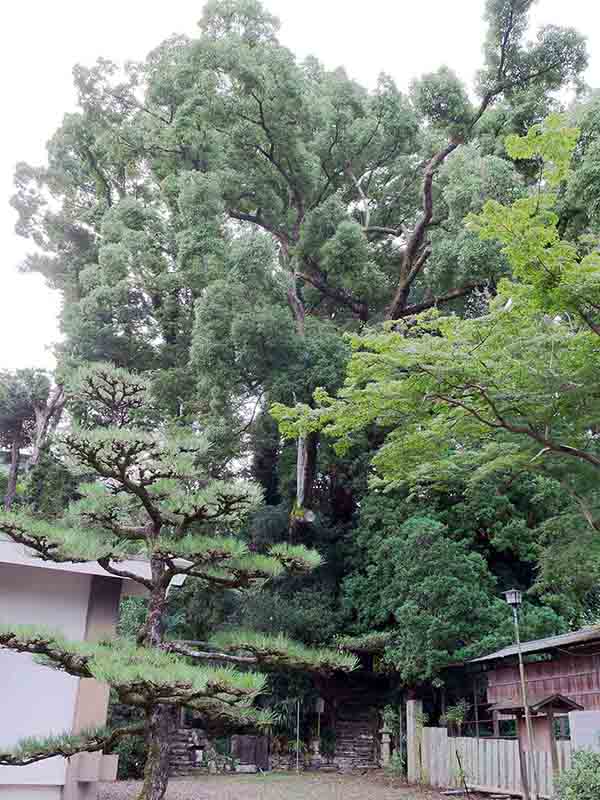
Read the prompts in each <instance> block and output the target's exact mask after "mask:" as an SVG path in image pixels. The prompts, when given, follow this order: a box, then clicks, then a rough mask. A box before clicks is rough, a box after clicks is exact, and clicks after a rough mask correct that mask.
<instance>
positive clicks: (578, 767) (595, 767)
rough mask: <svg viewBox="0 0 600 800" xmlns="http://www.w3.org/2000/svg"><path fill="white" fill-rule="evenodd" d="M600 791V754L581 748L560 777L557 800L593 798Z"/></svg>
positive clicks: (585, 799)
mask: <svg viewBox="0 0 600 800" xmlns="http://www.w3.org/2000/svg"><path fill="white" fill-rule="evenodd" d="M598 792H600V756H599V755H598V753H592V752H591V751H588V750H581V751H579V752H578V753H575V755H574V756H573V763H572V765H571V767H570V768H569V769H568V770H566V771H565V772H564V773H563V774H562V775H561V776H560V778H559V781H558V793H557V795H556V797H557V800H593V798H595V797H598Z"/></svg>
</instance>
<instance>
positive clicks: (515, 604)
mask: <svg viewBox="0 0 600 800" xmlns="http://www.w3.org/2000/svg"><path fill="white" fill-rule="evenodd" d="M504 597H505V599H506V602H507V603H508V605H509V606H510V607H511V608H512V612H513V620H514V623H515V640H516V643H517V653H518V656H519V674H520V677H521V700H522V703H523V708H524V710H525V726H526V728H527V739H528V741H529V752H530V753H531V760H530V762H529V763H530V764H531V773H532V778H533V793H532V795H531V800H538V796H539V789H538V779H537V770H536V768H535V751H534V739H533V727H532V725H531V714H530V713H529V702H528V700H527V683H526V681H525V665H524V663H523V650H522V648H521V632H520V630H519V608H520V607H521V604H522V603H523V594H522V592H520V591H519V589H509V590H508V591H507V592H504ZM524 788H525V787H524Z"/></svg>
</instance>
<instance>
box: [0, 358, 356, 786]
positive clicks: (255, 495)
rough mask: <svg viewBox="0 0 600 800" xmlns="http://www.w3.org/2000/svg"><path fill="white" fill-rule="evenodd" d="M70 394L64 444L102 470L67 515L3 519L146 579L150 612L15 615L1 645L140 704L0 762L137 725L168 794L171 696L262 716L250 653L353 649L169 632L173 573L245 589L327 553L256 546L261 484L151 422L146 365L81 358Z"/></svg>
mask: <svg viewBox="0 0 600 800" xmlns="http://www.w3.org/2000/svg"><path fill="white" fill-rule="evenodd" d="M70 399H71V401H72V403H74V404H75V407H76V408H77V409H78V410H79V415H80V416H81V418H82V420H84V421H83V422H82V423H81V424H79V425H74V426H73V427H72V428H71V429H70V430H69V431H68V432H67V433H66V434H64V436H62V437H61V446H62V447H63V449H64V452H65V455H66V456H67V457H69V458H70V459H71V460H73V461H74V462H75V463H76V464H78V465H79V466H81V467H83V468H84V469H85V471H86V472H87V473H91V474H92V475H95V476H96V480H94V481H93V482H91V483H87V484H84V485H82V486H80V487H79V493H80V494H81V499H80V500H78V501H76V502H74V503H72V504H71V505H70V506H69V507H68V509H67V511H66V513H65V515H64V518H63V520H62V521H51V522H48V521H46V520H44V519H40V518H39V517H36V516H32V515H30V514H27V513H25V512H23V513H10V512H5V513H3V514H2V515H1V516H0V533H2V535H4V536H6V537H8V538H9V540H12V541H14V542H16V543H18V544H21V545H25V546H26V547H27V548H29V550H30V551H31V552H32V553H33V554H34V555H37V556H38V557H40V558H43V559H44V560H46V561H51V562H56V563H60V562H82V561H92V560H95V561H97V562H98V564H99V565H100V566H101V567H102V568H103V569H104V570H106V572H107V573H108V574H110V575H114V576H117V577H122V578H127V579H131V580H133V581H136V582H138V583H140V584H142V586H144V587H145V589H146V590H147V592H148V597H149V600H148V607H147V613H146V617H145V620H144V623H143V625H142V627H141V629H140V631H139V633H138V637H137V641H129V640H122V639H114V640H105V641H101V642H98V643H93V642H71V641H67V640H66V639H65V638H64V637H63V636H61V635H60V634H57V633H55V632H52V631H48V630H38V629H36V628H34V627H28V626H25V627H23V626H18V625H17V626H10V625H9V626H4V627H3V628H2V629H1V630H0V647H5V648H9V649H11V650H15V651H17V652H21V653H28V654H33V655H34V656H36V657H38V658H40V659H42V661H43V663H44V664H46V665H48V666H52V667H54V668H57V669H60V670H62V671H64V672H67V673H69V674H71V675H75V676H77V677H82V678H96V679H97V680H100V681H103V682H105V683H108V684H109V685H110V686H111V687H112V689H113V690H114V691H115V692H116V695H117V698H118V700H119V702H121V703H123V704H126V705H129V706H133V707H136V708H138V709H140V710H142V711H143V715H144V720H143V722H142V723H140V724H139V725H135V726H130V727H125V728H119V729H116V730H112V731H89V732H87V733H82V734H78V735H77V736H75V737H68V736H59V737H50V738H49V739H48V740H46V741H45V742H41V741H39V740H27V741H25V742H23V743H22V744H21V746H20V747H18V748H17V749H16V750H15V751H14V752H12V753H4V754H1V755H0V763H3V764H13V765H18V764H27V763H31V762H33V761H36V760H40V759H43V758H49V757H51V756H53V755H63V756H69V755H73V754H74V753H76V752H81V751H86V750H87V751H90V750H92V751H94V750H96V751H97V750H103V749H106V748H109V747H110V746H111V745H113V744H114V743H115V742H116V741H117V740H118V739H119V738H121V737H123V736H129V735H134V734H139V733H140V732H142V733H144V734H145V737H146V745H147V750H148V758H147V765H146V769H145V775H144V783H143V787H142V790H141V793H140V795H139V797H140V800H160V798H162V797H163V796H164V793H165V790H166V786H167V782H168V768H169V746H170V745H169V736H170V728H171V726H172V724H173V714H172V711H173V710H174V709H176V708H181V707H183V706H186V707H189V708H192V709H194V710H196V711H197V712H199V713H200V715H201V716H203V717H205V718H206V719H207V720H211V721H219V720H220V721H229V722H230V723H233V724H238V725H249V724H251V725H260V724H268V722H269V720H270V716H269V714H268V712H261V711H259V710H256V709H254V708H253V702H254V700H255V699H256V697H257V696H258V695H260V694H261V693H262V692H263V691H264V690H265V687H266V677H265V675H263V674H260V673H258V672H255V671H252V669H251V667H252V666H256V665H259V666H261V665H262V666H267V667H268V666H271V667H274V666H281V667H283V668H289V667H291V668H295V669H304V670H323V671H329V670H336V669H340V670H351V669H353V667H354V660H353V659H352V658H349V657H347V656H344V655H343V654H341V653H338V652H335V651H327V650H309V649H308V648H306V647H304V646H302V645H298V644H294V643H293V642H290V641H289V640H287V639H286V638H285V637H283V636H270V637H269V636H264V635H261V634H253V633H251V632H243V631H236V632H228V633H227V635H225V634H220V635H216V636H215V638H214V640H213V641H211V642H209V643H208V645H207V647H206V649H205V650H198V649H194V648H190V647H188V646H185V645H183V644H179V643H177V642H170V641H167V640H166V637H165V622H166V618H167V590H168V588H169V585H170V584H171V582H172V581H173V579H174V578H176V577H177V576H185V577H186V578H187V579H188V580H196V581H198V582H199V584H201V585H202V586H203V587H205V588H208V589H210V590H212V591H213V592H223V591H226V590H228V589H239V590H244V589H248V588H251V587H255V588H256V587H257V586H260V585H261V584H264V583H265V582H267V581H269V580H270V579H272V578H273V577H276V576H278V575H281V574H282V573H283V572H285V571H288V572H291V573H297V574H302V573H304V572H307V571H310V570H311V569H313V568H315V567H317V566H318V565H319V564H320V563H321V557H320V556H319V555H318V554H317V553H316V552H315V551H311V550H308V549H306V548H304V547H303V546H300V545H298V546H290V545H285V544H284V545H273V546H271V547H269V548H268V549H267V551H266V552H264V553H260V552H251V551H250V550H249V548H248V546H247V545H246V543H245V542H244V541H243V540H242V539H241V538H240V537H239V536H238V535H237V533H236V532H238V531H239V527H240V524H241V523H242V521H243V519H244V518H245V517H246V515H247V514H248V513H249V512H250V511H251V510H252V509H253V508H255V507H256V505H257V504H258V503H259V502H260V492H259V491H258V490H257V488H256V486H254V485H252V484H249V483H247V482H244V481H241V480H233V479H232V480H229V481H224V480H218V479H213V478H211V477H210V474H208V473H207V471H206V463H207V462H206V459H207V456H208V453H209V450H210V444H209V443H208V441H207V440H206V437H205V436H204V435H203V434H202V433H200V432H198V431H197V430H191V431H186V430H184V429H181V428H179V429H177V430H169V429H168V428H167V427H166V426H160V425H159V426H158V427H157V426H156V423H155V419H154V417H153V414H152V413H151V405H150V404H149V399H150V398H149V396H148V387H147V383H146V381H145V380H144V379H143V378H141V377H139V376H135V375H132V374H130V373H127V372H125V371H124V370H120V369H116V368H114V367H111V366H107V365H96V366H94V367H90V368H84V369H81V370H80V371H78V373H77V374H76V377H75V379H74V380H73V381H72V383H71V387H70ZM82 411H83V412H85V413H82ZM127 558H137V559H143V560H144V561H145V563H146V564H147V565H148V571H147V574H146V575H140V574H137V572H134V571H130V570H127V569H124V568H123V566H122V563H121V562H122V561H123V560H124V559H127ZM192 661H193V662H200V665H199V666H198V665H197V664H195V663H191V662H192ZM219 663H221V664H223V666H216V664H219Z"/></svg>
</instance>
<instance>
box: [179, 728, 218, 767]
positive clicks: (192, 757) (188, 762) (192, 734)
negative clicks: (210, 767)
mask: <svg viewBox="0 0 600 800" xmlns="http://www.w3.org/2000/svg"><path fill="white" fill-rule="evenodd" d="M208 744H209V743H208V741H207V739H206V735H205V734H204V731H201V730H194V729H192V728H178V729H177V730H176V731H175V733H174V734H173V737H172V739H171V767H170V774H171V776H172V777H187V776H190V775H195V774H197V773H200V772H201V771H202V767H203V766H205V765H202V766H201V762H202V752H203V751H204V750H205V749H206V747H207V746H208Z"/></svg>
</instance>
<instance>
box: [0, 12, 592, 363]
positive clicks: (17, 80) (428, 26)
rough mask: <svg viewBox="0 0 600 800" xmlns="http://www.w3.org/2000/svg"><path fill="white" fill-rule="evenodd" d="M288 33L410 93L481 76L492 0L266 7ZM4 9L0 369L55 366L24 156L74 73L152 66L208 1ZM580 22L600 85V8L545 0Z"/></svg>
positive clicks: (67, 95)
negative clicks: (22, 218)
mask: <svg viewBox="0 0 600 800" xmlns="http://www.w3.org/2000/svg"><path fill="white" fill-rule="evenodd" d="M266 5H267V7H268V8H270V9H271V10H272V11H273V12H274V13H275V14H277V15H278V16H279V17H280V19H281V21H282V31H281V38H282V40H283V42H284V43H285V44H286V45H288V46H289V47H290V48H292V49H293V50H294V51H295V52H296V53H297V54H298V55H300V56H304V55H308V54H309V53H311V54H314V55H316V56H317V57H318V58H319V59H320V60H321V61H323V62H324V63H325V64H326V65H327V66H328V67H336V66H339V65H343V66H345V67H346V69H347V70H348V72H349V73H350V75H351V76H352V77H354V78H356V79H357V80H359V81H361V82H362V83H364V84H366V85H369V86H372V85H373V84H374V82H375V80H376V78H377V75H378V74H379V72H381V71H382V70H383V71H385V72H388V73H390V74H391V75H392V76H393V77H394V78H395V80H396V81H397V82H398V84H399V85H400V86H402V87H406V86H407V85H408V83H409V82H410V80H411V79H412V78H413V77H415V76H417V75H420V74H421V73H423V72H426V71H428V70H432V69H435V68H437V67H438V66H441V65H442V64H447V65H448V66H450V67H452V68H453V69H454V70H455V71H456V72H457V73H458V74H459V75H460V76H461V77H462V78H464V79H465V80H467V81H470V80H471V79H472V77H473V74H474V73H475V71H476V70H477V68H478V66H479V65H480V60H481V54H480V48H481V43H482V41H483V36H484V27H483V23H482V19H481V17H482V13H483V7H484V0H455V2H453V3H449V2H447V0H420V2H408V0H369V2H348V0H301V1H300V2H299V1H298V0H267V2H266ZM2 6H3V8H2V10H1V11H0V26H1V29H2V30H3V31H4V36H3V42H2V48H1V50H0V75H2V101H3V103H2V104H3V111H4V113H3V118H4V122H3V124H2V142H1V144H0V253H1V254H2V261H1V262H0V368H11V369H12V368H15V367H26V366H44V367H52V366H53V363H54V362H53V358H52V356H51V354H50V353H49V351H48V347H49V346H50V345H52V343H53V342H55V341H56V340H57V339H58V335H59V334H58V329H57V323H56V316H57V313H58V297H57V295H56V294H55V293H53V292H51V291H50V290H49V289H47V288H46V287H45V286H44V283H43V281H42V280H40V279H39V276H32V275H22V274H20V273H19V272H18V271H17V266H18V264H19V262H20V261H21V259H22V258H23V256H24V254H25V253H26V252H27V249H28V245H27V242H25V241H24V240H22V239H20V238H19V237H17V236H16V235H15V234H14V232H13V228H14V221H15V215H14V212H13V211H12V209H11V208H10V207H9V205H8V201H9V198H10V196H11V194H12V174H13V170H14V166H15V164H16V162H17V161H27V162H30V163H34V164H38V163H41V162H43V160H44V157H45V150H44V147H45V143H46V141H47V140H48V138H49V137H50V135H51V134H52V132H53V131H54V129H55V128H56V127H57V126H58V125H59V124H60V121H61V118H62V115H63V114H64V113H65V112H66V111H70V110H72V109H73V108H74V92H73V88H72V81H71V69H72V67H73V65H74V64H75V63H84V64H91V63H93V62H94V61H95V60H96V58H98V57H99V56H104V57H106V58H110V59H112V60H115V61H123V60H125V59H128V58H132V59H141V58H143V57H144V55H145V54H146V53H147V52H148V51H149V50H150V49H152V48H153V47H154V46H156V45H157V44H158V43H159V42H160V41H161V40H162V39H164V38H166V37H167V36H168V35H169V34H171V33H187V34H192V35H193V34H194V32H195V30H196V22H197V20H198V19H199V18H200V16H201V13H202V2H192V1H191V0H169V2H164V0H161V1H160V2H157V0H103V2H102V3H95V4H92V3H86V2H82V1H81V0H53V2H45V0H12V1H9V0H6V1H5V2H4V3H2ZM548 22H550V23H554V24H559V25H572V26H574V27H576V28H578V29H579V30H580V31H582V32H583V33H584V34H586V35H587V36H588V40H589V49H590V52H591V64H590V69H589V71H588V75H587V79H588V82H589V83H590V84H591V85H593V86H600V4H599V3H598V2H597V0H569V2H565V0H539V3H538V6H537V7H536V10H535V15H534V23H535V24H536V25H539V24H544V23H548Z"/></svg>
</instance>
